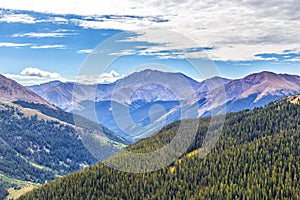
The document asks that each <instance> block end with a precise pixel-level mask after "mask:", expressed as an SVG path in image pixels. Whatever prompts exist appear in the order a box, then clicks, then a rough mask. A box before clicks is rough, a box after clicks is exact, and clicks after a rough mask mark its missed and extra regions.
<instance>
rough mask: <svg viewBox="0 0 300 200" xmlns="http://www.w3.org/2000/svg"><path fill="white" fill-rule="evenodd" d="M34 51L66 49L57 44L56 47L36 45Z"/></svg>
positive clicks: (33, 47)
mask: <svg viewBox="0 0 300 200" xmlns="http://www.w3.org/2000/svg"><path fill="white" fill-rule="evenodd" d="M30 48H32V49H66V46H65V45H62V44H55V45H34V46H31V47H30Z"/></svg>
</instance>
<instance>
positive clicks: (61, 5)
mask: <svg viewBox="0 0 300 200" xmlns="http://www.w3.org/2000/svg"><path fill="white" fill-rule="evenodd" d="M0 7H3V8H7V9H16V10H33V11H37V12H44V13H56V14H76V15H80V16H87V17H88V18H85V19H73V20H71V21H70V22H71V23H74V24H76V25H77V26H81V27H84V28H93V29H104V28H111V29H120V30H127V31H128V30H129V31H132V32H135V33H138V34H137V35H136V36H134V37H132V38H130V39H131V41H133V42H134V41H140V42H148V43H153V44H155V45H154V46H150V47H147V49H144V50H142V52H140V53H141V54H143V53H144V54H153V55H157V56H159V57H160V58H173V57H174V58H176V57H178V58H183V57H199V56H200V57H202V56H204V53H206V54H208V56H210V57H212V58H215V59H217V60H232V61H240V60H243V61H245V60H262V59H267V58H262V57H259V56H255V55H257V54H260V53H276V52H283V51H284V50H291V49H295V48H298V47H299V46H300V13H299V9H300V4H299V1H298V0H289V1H281V0H274V1H258V0H243V1H236V0H233V1H227V0H209V1H198V0H189V1H178V0H170V1H161V0H147V1H146V0H141V1H137V0H122V1H119V0H112V1H109V2H107V1H98V0H86V1H80V0H70V1H68V2H61V1H58V0H53V1H48V0H40V1H36V0H9V1H1V2H0ZM104 15H110V16H111V17H110V18H107V17H101V16H104ZM95 16H98V17H95ZM141 16H142V17H141ZM160 19H161V20H160ZM5 20H6V21H7V20H8V21H11V22H14V21H21V20H23V21H25V22H26V23H32V22H33V21H34V19H32V18H30V17H28V16H24V19H20V16H19V17H10V18H8V17H6V19H5ZM56 21H58V22H62V23H67V21H66V20H64V19H57V20H56ZM70 22H69V23H70ZM143 28H146V30H144V31H143V32H141V31H139V29H143ZM153 30H155V31H156V33H155V31H153ZM157 30H169V31H174V32H176V33H179V34H182V35H184V36H185V37H186V38H187V39H186V40H185V39H184V40H178V38H177V37H173V36H172V35H169V34H163V32H159V31H157ZM188 39H191V41H193V42H186V41H187V40H188ZM287 46H288V47H289V49H287V48H286V47H287ZM195 47H215V48H214V49H213V50H208V51H205V52H198V53H197V52H188V51H186V50H187V49H191V48H195ZM270 47H274V49H272V48H270ZM155 48H156V49H155ZM159 48H160V49H161V50H162V51H163V50H166V51H169V52H170V53H169V54H168V53H165V52H164V53H163V54H164V55H159V54H161V51H159ZM173 50H181V51H182V52H181V53H178V52H177V51H176V52H177V53H175V54H174V52H172V51H173ZM116 53H118V52H116ZM269 59H270V58H269Z"/></svg>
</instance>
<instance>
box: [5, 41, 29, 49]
mask: <svg viewBox="0 0 300 200" xmlns="http://www.w3.org/2000/svg"><path fill="white" fill-rule="evenodd" d="M30 45H31V44H26V43H11V42H0V47H16V48H18V47H26V46H30Z"/></svg>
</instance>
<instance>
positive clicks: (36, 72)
mask: <svg viewBox="0 0 300 200" xmlns="http://www.w3.org/2000/svg"><path fill="white" fill-rule="evenodd" d="M21 75H24V76H30V77H33V76H35V77H40V78H52V79H59V78H61V76H60V74H59V73H56V72H47V71H43V70H41V69H38V68H34V67H27V68H25V69H24V70H23V71H22V72H21Z"/></svg>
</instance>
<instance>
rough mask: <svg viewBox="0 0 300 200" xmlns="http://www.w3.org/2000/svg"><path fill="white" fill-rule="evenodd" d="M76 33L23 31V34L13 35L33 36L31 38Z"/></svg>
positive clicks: (16, 35) (64, 35) (15, 35)
mask: <svg viewBox="0 0 300 200" xmlns="http://www.w3.org/2000/svg"><path fill="white" fill-rule="evenodd" d="M75 34H76V33H60V32H53V33H34V32H31V33H23V34H13V35H12V37H31V38H44V37H66V36H70V35H75Z"/></svg>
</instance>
